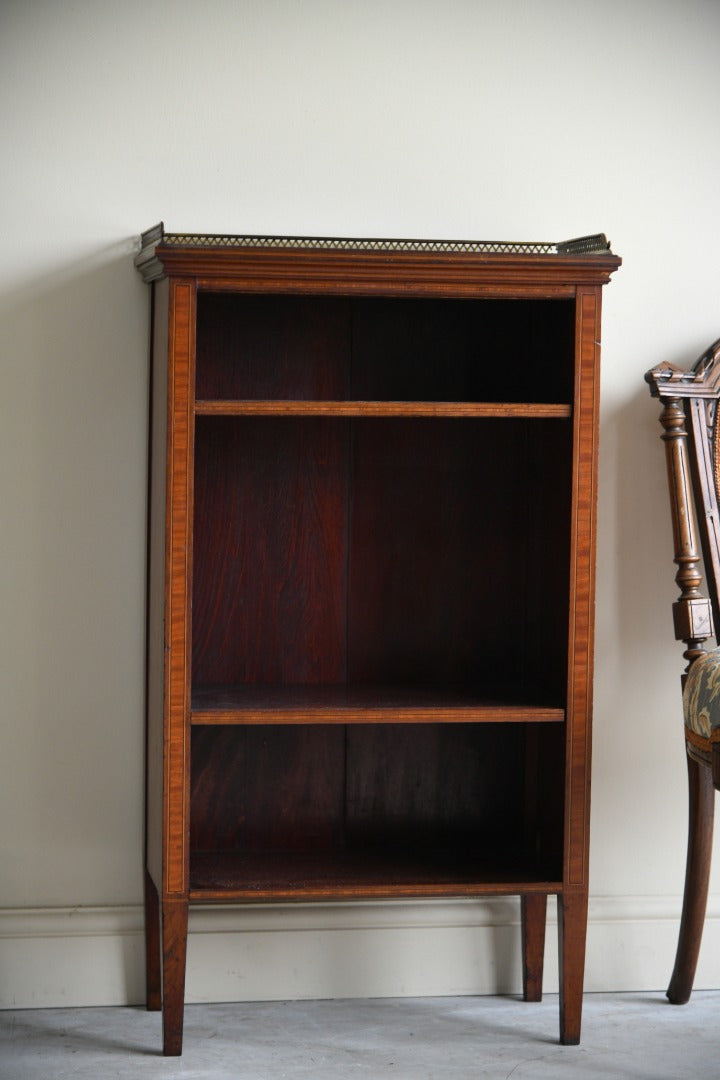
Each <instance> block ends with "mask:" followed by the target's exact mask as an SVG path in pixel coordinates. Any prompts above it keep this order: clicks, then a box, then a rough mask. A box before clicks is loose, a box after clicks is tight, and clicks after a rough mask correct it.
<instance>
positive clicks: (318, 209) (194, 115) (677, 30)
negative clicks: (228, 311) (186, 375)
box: [0, 0, 720, 1005]
mask: <svg viewBox="0 0 720 1080" xmlns="http://www.w3.org/2000/svg"><path fill="white" fill-rule="evenodd" d="M719 42H720V5H718V4H717V3H716V2H713V0H710V2H702V0H683V2H682V3H680V2H670V0H606V2H605V3H602V4H598V3H590V2H583V0H570V2H566V0H545V2H544V3H542V4H540V3H534V2H532V0H526V2H523V0H497V2H495V0H488V2H482V0H475V2H471V0H465V2H463V0H443V2H442V3H439V2H434V3H433V2H429V0H384V2H378V0H365V2H363V3H362V4H360V3H351V2H350V0H335V2H331V0H295V2H292V0H207V2H206V3H204V4H196V3H194V2H191V0H174V2H173V0H155V2H154V3H152V4H148V3H146V2H145V0H125V2H124V3H122V4H117V3H114V2H104V0H74V2H71V0H54V2H50V0H4V2H3V3H2V4H0V131H2V147H3V151H2V158H3V164H2V168H1V169H0V208H1V209H0V223H1V226H2V227H1V230H0V236H1V243H0V364H1V372H2V384H1V385H2V393H1V394H0V412H1V415H2V419H1V421H0V493H1V498H2V518H1V520H2V540H1V550H2V558H1V559H0V581H1V582H2V585H1V592H0V604H1V609H2V612H3V618H2V619H1V620H0V671H1V672H2V676H1V679H0V683H1V686H2V697H1V698H0V701H1V704H0V717H1V721H2V753H1V754H0V845H1V850H0V908H1V909H2V910H0V968H2V970H3V974H4V978H3V987H2V995H3V997H2V1002H3V1003H4V1004H13V1003H16V1004H22V1005H26V1004H27V1005H33V1004H59V1003H64V1002H75V1001H76V1002H79V1003H94V1002H105V1001H108V1002H124V1001H136V1000H138V999H139V998H140V995H141V986H142V970H141V959H140V957H141V935H140V926H141V915H140V908H139V902H140V897H141V872H140V871H141V844H142V825H141V809H142V704H143V670H142V659H143V588H144V538H145V501H144V500H145V494H144V493H145V453H146V409H147V401H146V397H147V316H148V294H147V290H146V287H145V286H144V285H143V284H142V282H141V280H140V278H139V276H138V275H137V274H136V272H135V271H134V269H133V266H132V253H133V250H134V246H135V242H136V238H137V235H138V234H139V232H140V230H141V229H144V228H147V227H149V226H150V225H153V224H154V223H155V222H157V221H159V220H160V219H163V220H164V221H165V223H166V226H167V227H168V228H169V229H170V230H175V231H193V230H194V231H218V232H250V233H252V232H266V233H268V232H269V233H292V234H316V235H317V234H324V235H357V236H409V237H455V238H469V239H521V240H523V239H526V240H533V239H540V240H546V239H547V240H557V239H564V238H567V237H571V236H575V235H578V234H581V233H587V232H593V231H597V230H605V231H606V232H607V233H608V235H609V236H610V237H611V239H612V241H613V244H614V249H615V250H616V251H617V252H618V253H619V254H621V255H622V256H623V259H624V266H623V267H622V269H621V270H620V271H619V272H618V273H617V274H616V275H615V278H614V280H613V282H612V284H611V285H610V286H609V287H608V289H606V290H605V294H604V342H603V346H604V348H603V381H602V389H603V404H602V431H601V460H600V467H601V489H600V518H599V521H600V526H599V561H598V606H597V652H596V707H595V754H594V770H593V800H594V802H593V832H592V874H591V892H592V902H591V921H590V929H589V942H588V970H587V985H588V987H589V988H590V989H642V988H646V989H659V988H662V987H663V986H664V983H665V981H666V979H667V976H668V973H669V969H670V966H671V963H672V957H673V951H674V946H675V937H676V932H677V920H678V915H679V910H680V890H681V881H682V871H683V864H684V844H685V772H684V755H683V745H682V737H681V730H680V723H681V721H680V712H679V690H678V675H679V672H680V670H681V659H680V654H681V649H680V648H679V647H677V646H675V645H674V644H673V641H672V626H671V618H670V603H671V601H672V599H673V598H674V595H675V590H674V586H673V582H672V577H673V568H672V550H671V538H670V527H669V521H668V514H667V506H666V491H665V477H664V466H663V461H662V451H661V447H660V444H659V442H658V440H657V434H658V430H659V428H658V425H657V419H656V418H657V412H658V410H657V407H656V405H655V403H653V402H651V401H650V399H649V395H648V394H647V392H646V388H645V386H644V383H643V378H642V377H643V373H644V371H645V370H646V369H647V368H648V367H650V366H651V365H652V364H654V363H655V362H657V361H658V360H660V359H668V360H673V361H677V362H682V363H685V362H687V363H689V362H691V361H692V360H693V359H694V358H695V356H696V355H697V353H698V352H699V351H700V350H701V349H702V348H703V347H704V346H705V345H706V344H708V343H709V342H710V341H711V340H713V339H714V338H716V337H717V336H718V334H720V305H719V301H718V298H719V295H720V291H719V289H718V286H719V284H720V271H719V270H718V260H717V255H716V250H715V249H716V246H717V241H718V237H719V236H720V200H719V199H718V188H717V178H718V175H720V142H719V141H718V138H717V135H718V116H719V115H720V86H719V85H718V80H717V79H716V78H715V77H714V71H715V69H716V66H717V46H718V43H719ZM516 923H517V905H516V904H515V903H514V902H513V901H508V900H503V901H502V902H497V903H495V904H491V903H483V904H479V903H478V904H475V903H471V902H462V903H438V904H420V903H418V904H399V905H387V904H380V905H376V906H373V905H357V906H350V907H342V906H340V907H302V908H291V909H283V908H279V909H256V910H250V911H248V912H246V913H244V914H243V913H241V914H240V915H238V914H237V913H233V912H219V913H217V914H213V913H211V912H210V913H208V912H200V913H198V914H197V915H196V917H195V919H194V922H193V928H194V932H193V935H192V939H191V945H190V966H189V973H188V996H189V998H191V999H192V998H210V999H212V998H228V997H231V998H232V997H234V998H242V997H283V996H297V995H310V996H332V995H333V994H385V993H397V994H403V993H449V992H459V993H473V992H493V991H496V990H511V991H513V990H517V987H518V985H519V957H518V949H517V927H516ZM551 937H552V935H551ZM713 943H714V945H713ZM718 945H720V865H719V867H718V870H717V871H716V872H715V874H714V877H713V885H712V897H711V919H710V921H709V924H708V928H707V933H706V948H705V951H704V954H703V959H702V963H701V973H700V979H699V982H700V983H701V984H702V985H706V986H720V949H718V948H717V946H718ZM548 965H549V972H548V974H549V984H550V985H553V980H554V964H553V957H552V948H551V946H549V955H548Z"/></svg>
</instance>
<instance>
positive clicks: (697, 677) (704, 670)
mask: <svg viewBox="0 0 720 1080" xmlns="http://www.w3.org/2000/svg"><path fill="white" fill-rule="evenodd" d="M683 710H684V713H685V727H686V729H687V731H686V734H687V733H689V734H690V737H691V738H692V736H693V735H694V736H696V738H699V739H702V740H703V741H704V742H705V743H706V744H707V742H708V741H709V740H710V738H711V736H712V733H713V732H714V731H717V732H718V736H717V737H720V649H713V650H712V651H711V652H707V653H705V655H704V656H701V657H700V658H699V659H698V660H696V661H695V663H694V664H693V665H692V667H691V668H690V671H689V672H688V676H687V680H686V682H685V690H684V692H683ZM705 748H706V749H709V747H707V745H706V747H705Z"/></svg>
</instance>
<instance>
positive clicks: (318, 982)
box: [0, 896, 720, 1008]
mask: <svg viewBox="0 0 720 1080" xmlns="http://www.w3.org/2000/svg"><path fill="white" fill-rule="evenodd" d="M555 915H556V912H555V903H554V901H552V900H551V902H550V903H549V906H548V934H547V944H546V951H545V955H546V958H545V987H544V988H545V990H546V991H547V992H548V993H552V992H554V991H556V990H557V923H556V917H555ZM679 916H680V899H679V898H677V897H671V898H666V897H660V898H659V897H639V896H633V897H605V898H602V897H600V898H595V899H591V901H590V915H589V925H588V941H587V962H586V977H585V988H586V991H588V992H592V991H603V990H604V991H624V990H628V991H631V990H636V991H637V990H647V991H662V990H664V988H665V986H666V984H667V980H668V978H669V976H670V970H671V968H672V963H673V959H674V956H675V947H676V944H677V932H678V925H679ZM519 921H520V909H519V902H518V900H517V899H516V898H500V899H496V900H483V901H474V900H456V901H455V900H454V901H436V902H422V901H417V902H395V903H384V902H376V903H344V904H319V905H312V906H296V905H285V906H283V905H280V906H272V907H243V908H237V907H235V908H199V909H194V910H191V915H190V937H189V941H188V971H187V986H186V1000H187V1001H188V1002H200V1001H202V1002H209V1001H262V1000H283V999H295V998H352V997H407V996H418V997H421V996H426V995H431V996H438V995H465V994H477V995H482V994H517V993H519V992H520V933H519ZM143 962H144V961H143V932H142V909H141V908H140V907H139V906H133V907H95V908H82V907H80V908H50V909H27V908H26V909H11V910H7V909H6V910H0V971H1V972H2V979H1V980H0V984H1V985H0V1008H49V1007H57V1006H89V1005H136V1004H140V1003H141V1002H142V1001H143V995H144V972H143ZM696 987H697V989H714V988H717V987H720V898H717V899H714V898H711V900H710V904H709V908H708V918H707V920H706V926H705V934H704V945H703V950H702V953H701V957H700V964H699V968H698V974H697V979H696Z"/></svg>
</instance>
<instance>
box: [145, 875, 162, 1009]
mask: <svg viewBox="0 0 720 1080" xmlns="http://www.w3.org/2000/svg"><path fill="white" fill-rule="evenodd" d="M160 979H161V976H160V900H159V897H158V891H157V888H156V887H155V882H154V881H153V879H152V878H151V877H150V874H149V873H148V872H147V870H146V871H145V995H146V1003H147V1008H148V1011H149V1012H158V1011H159V1010H160V1008H161V1007H162V990H161V981H160Z"/></svg>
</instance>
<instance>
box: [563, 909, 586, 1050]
mask: <svg viewBox="0 0 720 1080" xmlns="http://www.w3.org/2000/svg"><path fill="white" fill-rule="evenodd" d="M587 913H588V897H587V892H580V891H578V892H567V893H561V894H560V895H559V896H558V951H559V975H560V1042H561V1043H563V1044H564V1045H565V1046H576V1045H577V1044H578V1043H579V1042H580V1025H581V1021H582V999H583V980H584V977H585V938H586V934H587Z"/></svg>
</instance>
